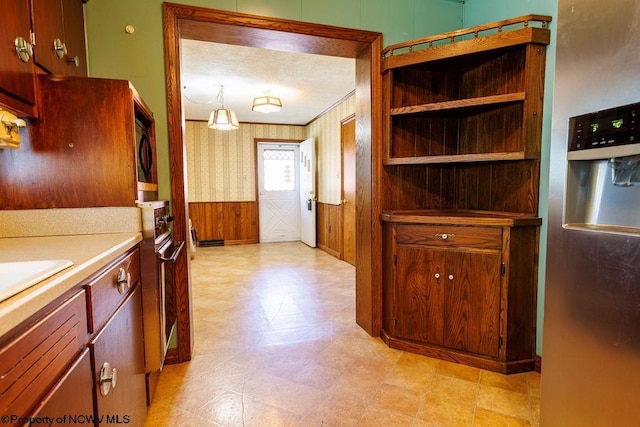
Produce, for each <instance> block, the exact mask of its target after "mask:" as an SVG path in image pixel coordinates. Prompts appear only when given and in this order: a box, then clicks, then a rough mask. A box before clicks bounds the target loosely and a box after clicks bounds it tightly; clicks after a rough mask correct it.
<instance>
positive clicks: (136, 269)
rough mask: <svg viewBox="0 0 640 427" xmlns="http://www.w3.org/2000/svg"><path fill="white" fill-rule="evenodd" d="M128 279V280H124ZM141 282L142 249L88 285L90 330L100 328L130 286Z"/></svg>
mask: <svg viewBox="0 0 640 427" xmlns="http://www.w3.org/2000/svg"><path fill="white" fill-rule="evenodd" d="M122 280H126V281H122ZM139 282H140V250H139V249H136V250H135V251H134V252H132V253H131V254H129V255H128V256H127V257H126V258H125V259H123V260H122V261H120V262H119V263H118V264H116V265H115V266H113V267H112V268H110V269H109V270H107V271H105V272H104V273H103V274H101V275H100V276H99V277H98V278H96V279H95V280H93V281H91V283H89V284H88V285H86V289H87V306H88V311H89V319H88V320H89V332H90V333H93V332H95V331H97V330H99V329H100V328H101V327H102V326H103V325H104V323H105V322H106V321H107V320H108V319H109V317H111V315H112V314H113V313H114V312H115V310H116V309H117V308H118V306H119V305H120V303H121V302H122V301H124V299H125V298H126V297H127V295H128V293H129V290H130V288H133V287H134V286H135V285H136V284H138V283H139Z"/></svg>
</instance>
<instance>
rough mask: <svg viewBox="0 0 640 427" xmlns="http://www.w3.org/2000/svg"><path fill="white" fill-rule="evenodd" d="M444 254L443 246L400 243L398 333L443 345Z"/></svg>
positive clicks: (402, 335) (398, 255) (402, 336)
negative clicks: (429, 246)
mask: <svg viewBox="0 0 640 427" xmlns="http://www.w3.org/2000/svg"><path fill="white" fill-rule="evenodd" d="M444 253H445V251H443V250H440V249H432V248H428V247H422V246H409V245H398V252H397V257H398V258H397V267H396V274H397V276H396V280H395V283H396V303H395V336H396V337H397V338H405V339H409V340H413V341H419V342H425V343H430V344H436V345H442V337H443V327H444V324H443V320H444V317H443V311H442V304H443V295H444V294H443V287H444V280H443V278H442V274H443V272H442V270H443V266H444Z"/></svg>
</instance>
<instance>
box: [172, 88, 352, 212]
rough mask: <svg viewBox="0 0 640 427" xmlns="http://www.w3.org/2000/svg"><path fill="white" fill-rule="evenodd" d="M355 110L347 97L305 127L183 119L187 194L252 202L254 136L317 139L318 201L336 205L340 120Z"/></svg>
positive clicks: (200, 198)
mask: <svg viewBox="0 0 640 427" xmlns="http://www.w3.org/2000/svg"><path fill="white" fill-rule="evenodd" d="M354 111H355V97H354V96H353V95H351V96H349V97H348V98H347V99H346V100H345V101H344V102H342V103H341V104H339V105H337V106H336V107H334V108H333V109H331V110H330V111H328V112H327V113H326V114H324V115H323V116H321V117H319V118H318V119H316V120H314V121H313V122H312V123H310V124H309V125H308V126H293V125H264V124H255V123H240V128H239V129H238V130H235V131H219V130H213V129H209V128H208V127H207V122H204V121H187V122H186V126H185V139H186V141H185V142H186V147H187V183H188V193H187V197H188V200H189V201H190V202H241V201H255V200H256V190H255V182H256V180H255V160H254V147H253V145H254V138H265V139H280V138H281V139H306V138H308V137H311V136H314V137H316V144H317V152H318V199H319V201H320V202H323V203H331V204H338V203H340V161H341V158H340V121H341V120H342V119H343V118H345V117H347V116H349V115H351V114H353V112H354Z"/></svg>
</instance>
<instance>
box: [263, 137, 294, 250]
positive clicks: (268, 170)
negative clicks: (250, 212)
mask: <svg viewBox="0 0 640 427" xmlns="http://www.w3.org/2000/svg"><path fill="white" fill-rule="evenodd" d="M258 205H259V207H260V209H259V212H260V213H259V217H260V243H273V242H293V241H296V240H300V211H301V209H300V147H299V146H297V145H294V144H272V143H258Z"/></svg>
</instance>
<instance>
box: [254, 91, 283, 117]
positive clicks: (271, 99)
mask: <svg viewBox="0 0 640 427" xmlns="http://www.w3.org/2000/svg"><path fill="white" fill-rule="evenodd" d="M281 108H282V102H281V101H280V98H276V97H275V96H269V95H265V96H258V97H256V98H253V107H251V109H252V110H253V111H257V112H259V113H273V112H274V111H280V109H281Z"/></svg>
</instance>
